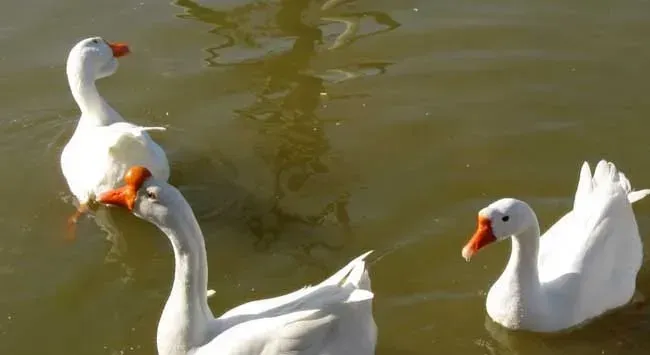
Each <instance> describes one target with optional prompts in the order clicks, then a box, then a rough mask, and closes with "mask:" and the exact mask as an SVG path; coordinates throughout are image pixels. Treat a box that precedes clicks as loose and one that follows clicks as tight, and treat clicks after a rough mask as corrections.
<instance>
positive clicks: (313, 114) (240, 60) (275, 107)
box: [174, 0, 399, 251]
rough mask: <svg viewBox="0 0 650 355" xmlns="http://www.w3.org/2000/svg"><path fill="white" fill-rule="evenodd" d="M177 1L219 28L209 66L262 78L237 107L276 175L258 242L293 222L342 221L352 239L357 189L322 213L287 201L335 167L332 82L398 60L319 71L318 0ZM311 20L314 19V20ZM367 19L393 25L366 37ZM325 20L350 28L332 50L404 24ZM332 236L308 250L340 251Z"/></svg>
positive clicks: (348, 17)
mask: <svg viewBox="0 0 650 355" xmlns="http://www.w3.org/2000/svg"><path fill="white" fill-rule="evenodd" d="M345 3H349V1H329V2H327V3H326V4H325V5H323V8H324V9H327V10H328V12H332V8H334V7H336V6H339V5H342V4H345ZM174 4H175V5H177V6H180V7H182V8H183V9H184V13H183V14H180V15H178V16H179V17H180V18H183V19H193V20H198V21H201V22H204V23H208V24H210V25H211V26H213V27H212V28H211V29H210V30H209V32H210V33H213V34H215V35H217V36H218V37H219V38H220V39H221V43H219V44H218V45H215V46H211V47H209V48H207V49H205V51H206V52H208V53H209V55H208V57H207V58H206V59H205V61H206V63H208V66H224V65H245V66H246V68H247V69H248V70H250V71H252V72H255V73H257V75H258V77H260V78H261V80H260V88H259V89H258V90H257V93H256V94H255V100H254V102H252V103H251V104H250V105H248V106H246V107H244V108H240V109H238V110H236V111H235V114H236V117H237V118H238V119H240V120H243V121H245V122H246V123H247V125H248V126H252V127H253V128H254V129H255V130H256V131H257V132H258V133H259V135H260V136H261V137H263V139H262V142H261V143H260V144H258V146H257V147H256V151H257V154H259V156H260V157H261V158H262V160H263V161H264V162H265V163H266V164H267V166H268V168H269V169H270V171H271V172H272V175H273V177H274V187H273V196H272V197H271V199H272V201H270V203H269V204H268V205H269V206H270V207H268V208H267V209H266V210H265V211H264V212H262V213H259V212H258V213H255V214H253V215H251V216H248V217H247V220H248V222H247V224H248V227H249V228H250V230H251V232H252V233H253V234H254V235H255V236H256V237H257V238H258V243H257V246H258V247H260V248H262V249H264V248H267V247H268V246H269V245H270V244H271V243H272V242H273V241H275V240H277V239H278V237H279V236H280V234H281V233H282V232H283V231H284V230H285V227H286V226H287V225H289V224H296V223H297V224H302V225H305V226H311V227H314V226H321V225H323V224H325V223H334V224H336V225H337V226H339V230H340V231H341V234H342V236H343V238H347V237H350V235H351V234H350V231H351V230H350V217H349V215H348V212H347V205H348V203H349V197H350V194H349V191H341V192H336V193H333V194H332V195H331V196H329V198H327V199H326V200H325V201H322V202H321V207H319V208H318V211H317V212H316V213H313V212H312V213H305V212H302V211H289V210H288V209H287V208H285V207H283V206H284V205H286V204H288V202H287V200H288V199H289V198H291V196H292V197H293V198H295V197H296V196H299V193H300V190H301V189H302V188H303V187H304V186H305V184H306V183H307V182H308V181H309V180H310V178H312V177H314V176H315V175H319V174H321V175H322V174H328V173H329V172H330V167H328V164H327V161H328V160H329V159H330V156H331V155H332V147H331V145H330V143H329V141H328V138H327V133H326V129H327V128H328V126H329V125H336V122H334V121H332V120H327V119H324V118H321V117H319V115H318V111H319V109H320V108H321V107H322V106H323V102H322V101H323V100H333V99H340V98H331V97H328V95H327V93H326V88H325V81H326V80H327V81H328V82H332V83H336V82H340V81H343V80H348V79H353V78H357V77H359V76H363V75H377V74H383V73H384V72H385V71H386V67H387V66H388V65H389V64H390V63H384V62H369V63H360V64H353V65H346V66H345V67H340V68H334V69H329V70H326V71H324V72H321V73H317V72H315V71H314V70H312V68H311V67H310V61H311V60H312V58H314V57H315V56H316V55H317V54H318V53H319V51H320V50H321V48H324V47H322V44H323V43H324V42H325V41H326V40H325V38H324V34H323V33H324V31H323V30H322V29H321V28H320V27H319V23H318V21H317V18H315V17H314V16H311V15H313V14H317V15H320V12H321V9H319V8H317V7H314V6H311V5H312V4H313V2H312V1H308V0H283V1H279V2H266V1H264V2H259V1H257V2H251V3H246V4H243V5H240V6H235V7H233V8H232V9H229V10H227V11H223V10H214V9H211V8H208V7H206V6H202V5H200V4H198V3H196V2H193V1H190V0H177V1H175V2H174ZM310 18H313V19H314V21H309V19H310ZM364 18H373V19H375V21H376V22H377V23H378V24H380V25H381V26H383V27H387V28H386V29H384V28H381V29H379V30H375V31H372V32H370V33H364V34H358V32H359V23H360V21H361V20H362V19H364ZM321 19H322V20H324V22H323V23H320V25H322V26H324V27H326V28H327V27H328V24H329V23H332V22H341V23H344V24H345V26H346V27H345V30H344V31H343V32H342V33H340V34H338V35H337V36H336V39H335V40H334V44H332V45H329V46H327V47H326V48H325V50H331V49H336V48H340V47H342V46H343V45H346V44H350V43H352V42H353V41H356V40H359V39H361V38H363V37H367V36H371V35H375V34H378V33H381V32H384V31H389V30H392V29H395V28H397V27H398V26H399V24H398V23H397V22H395V21H394V20H392V19H391V18H390V17H389V16H388V15H386V14H383V13H380V12H358V13H353V12H350V13H345V14H341V15H339V16H328V17H322V18H321ZM327 30H328V31H329V28H327ZM330 237H332V236H331V235H330V236H328V239H327V240H310V241H309V242H306V243H302V244H301V245H302V247H303V248H304V249H306V251H309V249H311V248H312V247H314V246H320V247H324V248H326V249H332V248H337V247H339V246H340V245H341V242H336V241H335V238H330Z"/></svg>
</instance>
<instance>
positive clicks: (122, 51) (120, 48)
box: [108, 43, 131, 58]
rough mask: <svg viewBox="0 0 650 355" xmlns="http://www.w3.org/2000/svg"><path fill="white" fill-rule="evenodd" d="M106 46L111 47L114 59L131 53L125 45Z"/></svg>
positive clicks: (110, 44)
mask: <svg viewBox="0 0 650 355" xmlns="http://www.w3.org/2000/svg"><path fill="white" fill-rule="evenodd" d="M108 46H109V47H111V50H112V51H113V57H115V58H119V57H123V56H125V55H127V54H129V53H131V50H129V46H127V45H126V43H108Z"/></svg>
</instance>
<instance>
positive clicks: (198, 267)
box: [157, 201, 214, 355]
mask: <svg viewBox="0 0 650 355" xmlns="http://www.w3.org/2000/svg"><path fill="white" fill-rule="evenodd" d="M181 207H182V208H180V209H178V210H176V211H174V212H175V213H174V214H170V216H169V217H168V218H167V221H166V225H164V226H159V227H160V229H161V230H162V231H163V232H164V233H165V234H166V235H167V237H168V238H169V240H170V241H171V243H172V247H173V248H174V256H175V262H176V264H175V271H174V283H173V286H172V290H171V293H170V295H169V298H168V299H167V303H166V304H165V308H164V310H163V313H162V316H161V317H160V322H159V323H158V335H157V343H158V353H159V354H161V355H167V354H181V353H182V354H185V353H186V352H187V351H188V350H189V349H191V348H194V347H197V346H200V345H202V343H203V341H204V339H205V336H206V333H207V327H208V323H209V322H210V321H212V320H213V319H214V316H213V315H212V312H211V311H210V308H209V307H208V303H207V297H206V291H207V282H208V265H207V261H206V255H205V243H204V240H203V234H202V233H201V229H200V227H199V225H198V223H197V221H196V218H195V217H194V214H193V213H192V210H191V208H190V206H189V204H187V202H185V201H182V203H181Z"/></svg>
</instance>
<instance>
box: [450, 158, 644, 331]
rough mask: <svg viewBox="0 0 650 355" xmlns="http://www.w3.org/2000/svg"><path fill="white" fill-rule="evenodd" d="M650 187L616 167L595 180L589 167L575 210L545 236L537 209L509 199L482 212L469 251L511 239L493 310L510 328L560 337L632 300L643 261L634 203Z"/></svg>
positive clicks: (603, 166) (602, 167)
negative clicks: (636, 185)
mask: <svg viewBox="0 0 650 355" xmlns="http://www.w3.org/2000/svg"><path fill="white" fill-rule="evenodd" d="M648 194H650V190H640V191H632V187H631V185H630V181H629V180H628V179H627V178H626V177H625V175H624V174H623V173H622V172H620V171H618V170H617V169H616V167H615V166H614V164H612V163H611V162H606V161H604V160H603V161H600V162H599V163H598V165H596V169H595V171H594V174H593V176H592V175H591V169H590V168H589V165H588V164H587V162H585V163H584V164H583V165H582V169H581V171H580V178H579V181H578V188H577V191H576V194H575V198H574V202H573V209H572V210H571V211H569V212H568V213H567V214H565V215H564V216H563V217H562V218H561V219H560V220H558V221H557V222H556V223H555V224H554V225H553V226H552V227H551V228H550V229H549V230H548V231H546V233H544V235H542V236H541V237H540V230H539V224H538V221H537V217H536V215H535V212H533V209H532V208H531V207H530V206H529V205H528V204H526V203H525V202H523V201H520V200H517V199H513V198H504V199H501V200H498V201H496V202H494V203H492V204H490V205H489V206H487V207H485V208H483V209H482V210H480V211H479V213H478V228H477V230H476V232H475V233H474V235H473V236H472V238H471V239H470V240H469V242H468V243H467V244H466V245H465V247H464V248H463V250H462V255H463V257H464V258H465V259H466V260H467V261H469V260H470V258H471V257H472V256H473V255H474V254H475V253H476V252H477V251H478V250H479V249H481V248H483V247H484V246H486V245H488V244H490V243H492V242H495V241H502V240H506V239H510V240H511V244H512V250H511V254H510V260H509V261H508V263H507V265H506V267H505V270H504V271H503V273H502V274H501V276H500V277H499V278H498V279H497V281H496V282H495V283H494V284H493V285H492V287H491V288H490V291H489V292H488V295H487V300H486V308H487V313H488V315H489V316H490V318H492V320H494V321H495V322H496V323H499V324H500V325H502V326H504V327H506V328H509V329H519V330H528V331H537V332H556V331H561V330H566V329H569V328H573V327H575V326H578V325H581V324H583V323H585V322H586V321H589V320H590V319H592V318H594V317H596V316H599V315H601V314H603V313H605V312H607V311H609V310H613V309H615V308H618V307H621V306H623V305H625V304H627V303H628V302H630V301H631V299H632V297H633V296H634V293H635V289H636V276H637V273H638V271H639V269H640V268H641V264H642V261H643V246H642V243H641V238H640V236H639V230H638V227H637V223H636V219H635V217H634V212H633V211H632V203H634V202H636V201H638V200H640V199H642V198H644V197H645V196H646V195H648Z"/></svg>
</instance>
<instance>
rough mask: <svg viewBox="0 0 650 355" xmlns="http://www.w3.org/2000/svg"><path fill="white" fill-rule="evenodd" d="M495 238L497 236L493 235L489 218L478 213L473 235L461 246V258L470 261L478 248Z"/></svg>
mask: <svg viewBox="0 0 650 355" xmlns="http://www.w3.org/2000/svg"><path fill="white" fill-rule="evenodd" d="M496 240H497V238H496V237H495V236H494V232H493V231H492V222H491V221H490V219H489V218H487V217H483V216H481V215H479V216H478V225H477V227H476V232H474V235H472V237H471V238H470V239H469V242H467V244H465V247H463V251H462V255H463V258H465V260H467V261H470V259H471V258H472V256H474V254H476V252H477V251H478V250H479V249H481V248H483V247H484V246H486V245H488V244H490V243H492V242H494V241H496Z"/></svg>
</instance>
